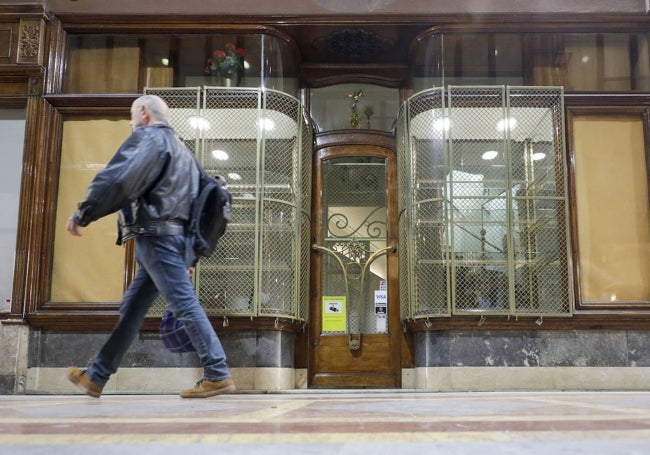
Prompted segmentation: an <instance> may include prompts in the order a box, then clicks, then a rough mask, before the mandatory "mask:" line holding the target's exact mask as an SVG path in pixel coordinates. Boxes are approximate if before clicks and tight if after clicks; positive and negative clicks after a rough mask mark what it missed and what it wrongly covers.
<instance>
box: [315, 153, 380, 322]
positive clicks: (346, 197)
mask: <svg viewBox="0 0 650 455" xmlns="http://www.w3.org/2000/svg"><path fill="white" fill-rule="evenodd" d="M322 172H323V188H322V194H323V196H322V198H323V213H325V214H326V216H325V217H324V219H323V233H324V238H323V247H324V248H326V249H327V250H328V254H323V255H322V258H323V267H322V276H321V282H322V295H323V296H324V302H326V303H327V302H329V306H327V307H324V308H323V311H324V314H323V321H324V323H323V332H347V333H386V332H387V319H386V318H387V306H386V305H387V302H386V297H385V296H386V293H387V281H386V280H387V261H386V255H385V254H381V253H378V254H377V255H376V256H374V257H373V253H376V252H378V250H381V249H382V248H384V247H386V166H385V161H384V159H383V158H370V157H354V158H352V157H349V158H336V159H331V160H327V161H325V162H324V163H323V171H322ZM335 297H339V298H338V299H337V298H335ZM340 297H343V298H340ZM339 312H340V313H343V314H340V315H337V314H336V313H339ZM328 315H332V316H331V318H328ZM337 318H338V319H339V320H342V321H343V322H345V324H344V327H345V329H344V330H339V329H340V327H337V326H331V325H328V322H329V321H331V320H332V319H334V320H336V319H337Z"/></svg>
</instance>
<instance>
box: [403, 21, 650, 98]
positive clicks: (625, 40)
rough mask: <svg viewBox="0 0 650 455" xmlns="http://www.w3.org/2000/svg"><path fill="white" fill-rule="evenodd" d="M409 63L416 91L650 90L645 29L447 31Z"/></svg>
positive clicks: (421, 45) (425, 43) (427, 41)
mask: <svg viewBox="0 0 650 455" xmlns="http://www.w3.org/2000/svg"><path fill="white" fill-rule="evenodd" d="M413 56H414V57H413V61H412V63H411V66H412V70H413V80H412V84H413V88H414V91H415V92H418V91H421V90H424V89H427V88H431V87H434V86H449V85H528V86H564V87H565V88H566V89H567V90H575V91H579V90H591V91H630V90H640V91H647V90H648V89H649V88H650V81H649V80H648V79H649V77H648V76H649V72H650V65H648V39H647V35H646V34H642V33H636V34H631V33H604V34H597V33H565V34H556V33H553V34H551V33H446V34H432V35H430V36H428V37H426V38H422V39H421V40H420V41H419V42H418V43H417V45H416V49H415V52H414V53H413Z"/></svg>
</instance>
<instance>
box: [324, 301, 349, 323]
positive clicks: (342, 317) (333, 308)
mask: <svg viewBox="0 0 650 455" xmlns="http://www.w3.org/2000/svg"><path fill="white" fill-rule="evenodd" d="M345 300H346V299H345V296H327V297H323V332H345V329H346V324H347V320H346V311H345V303H346V301H345Z"/></svg>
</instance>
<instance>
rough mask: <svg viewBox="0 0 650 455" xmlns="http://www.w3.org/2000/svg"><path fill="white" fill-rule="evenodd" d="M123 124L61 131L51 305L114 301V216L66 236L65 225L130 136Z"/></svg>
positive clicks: (119, 263)
mask: <svg viewBox="0 0 650 455" xmlns="http://www.w3.org/2000/svg"><path fill="white" fill-rule="evenodd" d="M130 132H131V130H130V126H129V122H128V120H117V121H116V120H105V119H97V120H95V119H92V120H88V119H81V118H70V119H67V120H66V121H65V123H64V126H63V142H62V152H61V170H60V176H59V193H58V199H57V214H56V227H55V238H54V263H53V269H52V289H51V300H52V301H53V302H118V301H120V300H121V297H122V293H123V283H124V260H125V253H124V251H125V250H124V248H123V247H118V246H116V245H115V239H116V234H117V229H116V225H117V216H116V215H109V216H106V217H104V218H102V219H100V220H98V221H96V222H94V223H91V224H90V225H89V226H88V227H87V228H84V229H83V230H82V233H83V236H82V237H73V236H72V235H70V234H69V233H68V232H67V231H66V228H65V227H66V220H67V219H68V217H69V216H70V215H71V214H72V212H73V211H74V210H75V209H76V207H77V203H78V202H79V201H80V200H82V199H83V198H84V195H85V192H86V189H87V187H88V185H89V184H90V182H91V180H92V179H93V177H94V176H95V174H97V172H98V171H99V170H101V169H103V168H104V167H105V165H106V163H107V162H108V161H109V159H110V158H111V157H112V156H113V154H114V153H115V151H116V150H117V148H118V147H119V146H120V144H121V143H122V142H123V141H124V139H126V138H127V137H128V135H129V134H130Z"/></svg>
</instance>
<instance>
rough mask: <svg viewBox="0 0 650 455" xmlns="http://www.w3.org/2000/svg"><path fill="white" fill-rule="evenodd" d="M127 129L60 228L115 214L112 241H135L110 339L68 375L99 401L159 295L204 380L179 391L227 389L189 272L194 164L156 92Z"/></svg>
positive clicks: (217, 347) (75, 229)
mask: <svg viewBox="0 0 650 455" xmlns="http://www.w3.org/2000/svg"><path fill="white" fill-rule="evenodd" d="M131 127H132V128H133V133H132V134H131V135H130V136H129V138H127V139H126V141H124V143H123V144H122V145H121V146H120V148H119V149H118V150H117V152H116V153H115V155H114V156H113V158H112V159H111V160H110V161H109V163H108V164H107V166H106V168H104V170H102V171H101V172H99V173H98V174H97V176H96V177H95V178H94V180H93V181H92V183H91V184H90V186H89V187H88V191H87V193H86V197H85V199H84V200H83V201H82V202H80V203H79V206H78V209H77V210H76V211H75V212H74V213H73V214H72V216H71V217H70V218H69V219H68V223H67V226H66V228H67V230H68V231H69V232H70V233H71V234H72V235H74V236H80V235H82V234H81V227H85V226H87V225H88V224H89V223H91V222H93V221H95V220H97V219H99V218H101V217H103V216H106V215H108V214H111V213H114V212H117V211H119V213H118V215H119V216H118V222H119V234H118V244H121V243H122V242H123V241H126V240H127V239H129V238H135V256H136V260H137V262H138V266H139V267H138V270H137V272H136V275H135V278H134V280H133V282H132V283H131V285H130V286H129V288H128V289H127V291H126V293H125V294H124V297H123V299H122V303H121V305H120V317H119V320H118V322H117V325H116V326H115V328H114V329H113V331H112V332H111V335H110V336H109V338H108V340H107V341H106V343H105V344H104V346H103V347H102V348H101V349H100V350H99V352H98V353H97V355H96V356H95V358H94V359H93V361H92V362H91V363H90V365H89V366H88V368H87V369H81V368H77V367H69V368H68V371H67V376H68V379H69V380H70V381H72V382H73V383H74V384H75V385H76V386H77V387H79V388H80V389H81V390H82V391H84V392H85V393H86V394H87V395H90V396H92V397H95V398H99V397H100V396H101V393H102V390H103V388H104V385H105V384H106V382H107V381H108V379H109V377H110V376H111V375H112V374H114V373H115V372H116V371H117V369H118V367H119V365H120V362H121V360H122V357H123V356H124V354H125V353H126V351H127V349H128V348H129V346H130V345H131V343H132V342H133V340H134V339H135V337H136V336H137V334H138V332H139V330H140V327H141V326H142V323H143V321H144V318H145V316H146V314H147V312H148V310H149V308H150V307H151V304H152V303H153V301H154V300H155V299H156V297H157V296H158V294H159V293H160V294H162V295H163V297H164V298H165V299H166V301H167V304H168V306H169V309H170V310H171V311H172V313H173V314H174V316H175V317H176V319H178V320H179V321H181V322H182V323H183V325H184V326H185V330H186V331H187V334H188V336H189V338H190V341H191V342H192V345H193V346H194V348H195V349H196V352H197V354H198V355H199V359H200V361H201V365H202V366H203V378H202V379H201V380H200V381H199V382H197V384H196V385H195V386H194V387H193V388H190V389H187V390H183V391H181V392H180V396H181V397H183V398H205V397H210V396H213V395H219V394H224V393H232V392H234V391H235V383H234V381H233V379H232V376H231V374H230V371H229V370H228V366H227V364H226V355H225V352H224V350H223V347H222V345H221V341H220V340H219V337H218V336H217V334H216V332H215V331H214V329H213V328H212V325H211V324H210V321H209V320H208V317H207V315H206V314H205V311H204V310H203V307H201V305H200V303H199V300H198V298H197V296H196V293H195V292H194V287H193V285H192V281H191V278H190V276H189V274H188V267H189V266H190V265H191V264H192V263H193V261H194V252H193V250H192V247H191V242H190V240H189V238H188V237H187V235H186V224H187V221H188V219H189V217H190V207H191V203H192V201H193V200H194V199H195V198H196V196H197V194H198V186H199V169H198V167H197V166H196V163H195V161H194V158H193V157H192V155H191V152H190V151H189V150H187V148H186V147H185V146H184V145H183V144H182V143H181V142H180V141H179V140H178V139H177V138H176V136H175V134H174V131H173V130H172V128H171V127H170V126H169V108H168V106H167V104H166V103H165V102H164V101H163V100H162V99H161V98H160V97H157V96H154V95H144V96H142V97H140V98H138V99H137V100H135V101H134V102H133V104H132V106H131Z"/></svg>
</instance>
